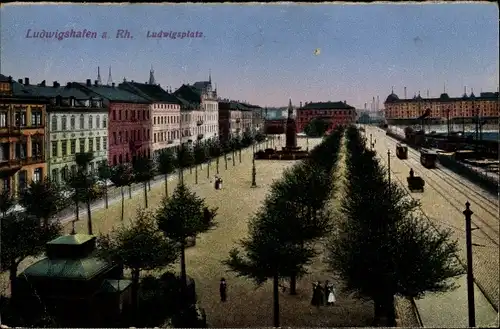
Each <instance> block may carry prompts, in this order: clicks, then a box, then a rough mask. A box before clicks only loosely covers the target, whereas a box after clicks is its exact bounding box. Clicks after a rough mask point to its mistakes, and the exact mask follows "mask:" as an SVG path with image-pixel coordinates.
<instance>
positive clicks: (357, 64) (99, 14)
mask: <svg viewBox="0 0 500 329" xmlns="http://www.w3.org/2000/svg"><path fill="white" fill-rule="evenodd" d="M0 22H1V23H0V24H1V25H0V34H1V50H2V51H1V57H0V64H1V66H0V72H1V73H2V74H4V75H7V76H9V75H10V76H13V77H14V78H15V79H19V78H24V77H29V78H30V82H31V83H39V82H41V81H42V80H46V81H47V83H50V84H51V83H52V81H58V82H59V83H61V84H63V83H66V82H69V81H79V82H84V81H85V80H86V79H92V80H95V79H96V78H97V67H98V66H100V68H101V77H102V80H103V82H104V83H106V82H107V79H108V70H109V67H110V66H111V68H112V77H113V81H114V82H116V83H118V82H122V81H123V79H124V78H126V79H127V80H128V81H130V80H134V81H137V82H145V81H147V80H148V78H149V71H150V69H151V66H152V67H153V69H154V75H155V78H156V81H157V83H160V85H161V86H162V87H166V86H171V87H172V89H176V88H178V87H180V86H181V85H182V84H183V83H194V82H196V81H203V80H208V75H209V72H211V75H212V82H213V83H216V84H217V91H218V94H219V96H220V97H223V98H229V99H233V100H240V101H247V102H250V103H253V104H257V105H260V106H286V105H287V104H288V99H290V98H291V99H292V103H293V104H294V105H299V102H306V101H307V102H311V101H312V102H315V101H346V102H347V103H348V104H350V105H352V106H355V107H356V108H359V109H361V108H363V107H364V104H365V103H368V108H370V105H369V104H370V102H371V101H372V99H373V97H375V98H377V96H379V98H380V108H383V102H384V100H385V99H386V97H387V96H388V95H389V94H390V93H391V89H392V88H393V87H394V92H395V93H396V94H398V96H399V97H400V98H403V97H404V91H403V90H404V87H407V97H408V98H410V97H413V95H414V94H415V93H417V94H418V92H419V91H420V93H421V95H422V97H426V96H427V90H429V95H430V96H431V97H438V96H439V95H440V94H441V93H442V92H443V90H444V89H445V88H446V92H447V93H448V94H449V95H450V96H461V95H462V94H463V90H464V86H467V90H468V92H470V88H473V90H474V93H475V94H478V93H479V92H480V91H481V90H482V91H497V88H498V84H499V11H498V7H497V6H496V4H494V3H475V4H471V3H462V4H451V3H447V4H430V3H429V4H408V3H405V4H400V5H398V4H364V5H363V4H355V5H341V4H321V5H299V4H286V3H279V4H272V5H261V4H252V5H241V6H240V5H231V4H214V5H203V4H200V5H198V4H181V5H172V4H163V5H158V4H155V5H152V4H151V5H135V4H125V5H80V4H78V5H76V4H69V5H60V4H58V5H48V4H44V5H19V4H7V5H2V7H1V9H0ZM71 29H73V30H74V31H81V30H84V29H86V30H88V31H92V32H97V38H95V39H94V38H90V39H82V38H80V39H77V38H64V39H62V40H58V39H57V38H34V37H33V36H34V33H38V32H42V31H45V32H64V31H71ZM120 29H122V30H128V31H129V32H130V36H131V38H116V36H117V32H118V30H120ZM159 31H164V32H169V31H177V32H187V31H191V32H194V31H196V32H201V35H202V36H201V37H185V38H181V39H180V38H176V39H172V38H168V37H163V38H151V37H148V33H149V34H150V35H151V34H152V32H154V33H157V32H159ZM104 32H107V37H106V38H102V34H103V33H104ZM192 35H193V36H195V34H192ZM198 35H200V33H198ZM29 36H31V38H30V37H29ZM317 50H319V51H317Z"/></svg>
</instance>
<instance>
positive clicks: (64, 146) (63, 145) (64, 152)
mask: <svg viewBox="0 0 500 329" xmlns="http://www.w3.org/2000/svg"><path fill="white" fill-rule="evenodd" d="M61 153H62V156H63V157H64V156H66V155H68V141H67V140H66V139H65V140H62V141H61Z"/></svg>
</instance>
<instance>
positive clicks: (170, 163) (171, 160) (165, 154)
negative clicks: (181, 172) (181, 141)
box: [158, 148, 176, 198]
mask: <svg viewBox="0 0 500 329" xmlns="http://www.w3.org/2000/svg"><path fill="white" fill-rule="evenodd" d="M175 161H176V160H175V154H174V152H173V151H172V149H170V148H167V149H164V150H162V151H161V152H160V155H159V157H158V172H159V173H160V174H162V175H163V177H165V196H166V197H167V198H168V175H170V174H171V173H173V172H174V171H175Z"/></svg>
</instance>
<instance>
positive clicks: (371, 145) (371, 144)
mask: <svg viewBox="0 0 500 329" xmlns="http://www.w3.org/2000/svg"><path fill="white" fill-rule="evenodd" d="M370 147H371V148H372V149H373V142H372V134H370Z"/></svg>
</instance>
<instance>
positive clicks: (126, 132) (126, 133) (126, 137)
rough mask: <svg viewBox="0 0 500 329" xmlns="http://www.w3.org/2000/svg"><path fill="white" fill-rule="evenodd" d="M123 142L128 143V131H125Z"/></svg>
mask: <svg viewBox="0 0 500 329" xmlns="http://www.w3.org/2000/svg"><path fill="white" fill-rule="evenodd" d="M125 141H126V142H128V130H127V131H125Z"/></svg>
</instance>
